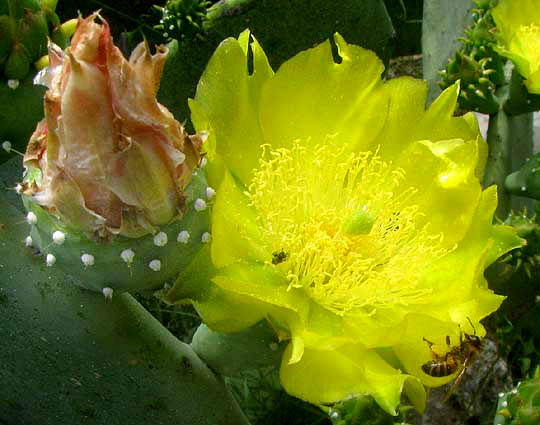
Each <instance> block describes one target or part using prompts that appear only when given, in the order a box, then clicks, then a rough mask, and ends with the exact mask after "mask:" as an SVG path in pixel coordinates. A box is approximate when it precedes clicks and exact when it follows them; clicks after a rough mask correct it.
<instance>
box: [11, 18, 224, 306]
mask: <svg viewBox="0 0 540 425" xmlns="http://www.w3.org/2000/svg"><path fill="white" fill-rule="evenodd" d="M73 40H74V41H73V43H72V44H71V46H70V47H68V49H67V51H66V53H64V52H62V51H61V50H60V49H58V48H56V47H54V46H51V48H50V52H49V62H50V66H49V68H48V69H47V71H46V73H45V75H44V76H43V80H44V83H45V84H47V85H48V87H49V90H48V91H47V93H46V96H45V98H46V101H45V119H44V120H42V121H41V122H40V123H39V124H38V125H37V127H36V130H35V131H34V133H33V135H32V137H31V138H30V141H29V143H28V147H27V150H26V154H25V155H24V160H23V161H24V166H25V168H26V173H25V176H24V179H23V181H22V182H21V183H20V184H19V185H18V186H17V188H16V189H17V192H19V193H20V194H21V195H22V197H23V202H24V206H25V207H26V209H27V216H26V221H27V223H28V225H30V229H29V232H28V236H26V241H25V243H26V244H27V246H29V247H34V248H37V249H38V250H39V252H40V253H41V254H42V256H43V261H44V263H45V265H46V266H47V267H60V268H62V269H63V270H65V271H66V272H67V273H69V274H71V275H73V276H75V277H76V278H77V279H76V280H77V282H79V283H80V285H82V286H84V287H85V288H88V289H92V290H95V291H101V292H103V294H104V295H105V296H107V297H110V296H112V293H113V291H115V290H122V291H125V290H136V289H152V288H155V287H157V286H159V285H160V284H163V283H164V282H165V281H166V280H167V279H169V278H172V277H174V276H175V275H176V274H177V273H178V272H179V271H180V270H181V269H182V268H183V267H184V266H186V265H187V264H188V263H189V262H190V260H191V258H192V256H193V255H194V254H195V253H196V252H197V251H198V250H199V249H200V247H201V246H202V245H203V244H204V243H206V242H208V241H209V240H210V233H209V223H208V211H207V207H208V204H209V203H210V202H211V201H212V198H213V196H214V192H213V189H211V188H209V187H207V185H206V182H205V179H204V176H203V172H200V169H199V167H200V166H202V165H203V164H204V158H202V157H201V155H200V149H201V145H202V143H203V141H204V139H205V136H204V135H193V136H189V135H188V134H187V133H186V132H185V131H184V129H183V127H182V126H181V124H180V123H179V122H177V121H176V120H175V119H174V117H173V116H172V114H171V113H170V112H169V111H168V110H167V109H166V108H165V107H163V106H162V105H160V104H158V103H157V100H156V99H155V91H156V90H157V87H159V79H160V76H161V75H160V74H161V69H162V67H163V64H164V61H165V60H166V55H167V52H166V49H165V48H158V51H157V53H156V54H154V55H152V54H151V53H150V49H149V46H148V45H147V44H145V43H141V44H140V45H139V46H138V47H137V48H136V49H135V51H134V52H133V54H132V55H131V58H130V60H129V62H128V61H126V59H125V58H124V57H123V56H122V53H121V52H120V51H119V49H118V48H117V47H116V46H115V45H114V44H113V40H112V37H111V35H110V30H109V26H108V24H107V22H106V21H105V20H104V19H103V18H101V17H100V16H99V14H98V13H95V14H93V15H91V16H90V17H88V18H86V19H80V20H79V23H78V25H77V32H76V33H75V36H74V38H73ZM98 51H99V52H105V53H104V54H103V55H102V56H104V57H105V60H104V61H101V62H99V61H100V60H101V59H99V57H101V56H99V55H98V54H97V52H98ZM96 58H98V59H96ZM103 69H106V70H107V72H106V73H103V72H102V71H103ZM103 93H108V96H104V95H103ZM81 105H84V108H81Z"/></svg>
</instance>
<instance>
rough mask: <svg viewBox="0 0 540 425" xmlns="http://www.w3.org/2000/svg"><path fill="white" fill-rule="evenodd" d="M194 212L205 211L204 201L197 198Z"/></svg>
mask: <svg viewBox="0 0 540 425" xmlns="http://www.w3.org/2000/svg"><path fill="white" fill-rule="evenodd" d="M194 207H195V211H204V210H205V209H206V202H205V201H204V199H201V198H198V199H196V200H195V205H194Z"/></svg>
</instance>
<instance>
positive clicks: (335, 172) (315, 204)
mask: <svg viewBox="0 0 540 425" xmlns="http://www.w3.org/2000/svg"><path fill="white" fill-rule="evenodd" d="M334 138H335V137H331V136H328V140H326V141H325V143H324V144H323V145H321V146H314V147H313V146H310V147H306V146H305V145H306V143H303V144H301V143H300V142H295V143H294V144H293V147H292V148H290V149H286V148H283V149H278V150H274V151H272V150H270V148H269V147H268V146H265V147H264V148H263V149H264V152H263V155H262V159H261V160H260V166H259V168H258V169H257V170H255V172H254V177H253V180H252V183H251V185H250V187H249V192H248V195H249V198H250V201H251V205H252V207H254V208H255V210H256V211H257V216H258V220H259V225H260V227H261V229H262V232H263V235H264V239H265V240H266V241H267V242H268V245H269V249H270V250H271V252H275V253H282V254H281V255H282V257H284V261H279V262H278V261H275V259H274V262H273V263H274V264H275V267H277V268H279V269H281V270H282V271H283V272H284V273H285V274H286V276H287V279H288V281H289V290H303V291H305V292H306V293H307V294H309V296H311V297H312V298H313V299H314V300H315V301H316V302H318V303H319V304H321V305H322V306H324V307H325V308H327V309H329V310H331V311H333V312H335V313H336V314H340V315H344V314H351V315H356V314H368V315H370V314H374V313H375V312H376V309H377V308H379V307H383V306H389V305H396V304H400V305H407V304H410V303H424V302H427V300H428V297H429V294H430V290H429V289H428V288H423V287H422V285H421V282H420V279H419V276H421V275H422V271H423V270H425V268H426V267H427V266H428V265H429V264H430V263H432V262H433V261H435V260H436V259H438V258H440V257H441V256H442V255H444V254H445V253H446V251H445V250H444V249H443V248H442V247H441V239H442V236H441V235H433V234H430V232H429V228H428V226H421V227H419V226H418V225H417V222H418V219H419V218H421V214H420V212H419V211H418V207H417V206H416V205H413V204H411V198H412V197H413V195H414V194H415V193H416V190H415V189H413V188H405V189H403V187H404V186H405V185H404V183H405V178H406V176H405V174H404V172H403V170H401V169H398V168H396V167H393V166H392V164H390V163H386V162H384V161H383V160H382V159H381V158H380V157H379V156H378V155H377V153H375V154H373V153H371V152H361V153H355V154H352V153H347V152H346V151H345V150H344V149H339V148H336V146H338V144H337V143H336V142H335V141H334ZM307 144H309V143H307ZM351 220H352V221H351ZM351 222H352V223H353V225H351ZM355 223H356V227H355V226H354V224H355ZM350 229H353V230H355V229H356V230H355V231H352V232H351V231H350ZM284 254H286V258H285V256H284ZM271 261H272V259H269V262H271Z"/></svg>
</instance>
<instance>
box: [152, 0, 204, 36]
mask: <svg viewBox="0 0 540 425" xmlns="http://www.w3.org/2000/svg"><path fill="white" fill-rule="evenodd" d="M211 4H212V3H211V2H210V1H206V0H169V1H168V2H167V3H166V4H165V6H163V7H162V6H158V5H153V6H152V8H153V9H154V10H155V11H157V12H158V13H159V14H160V19H159V24H158V25H155V26H154V29H156V30H157V31H159V32H160V33H161V35H162V36H163V39H164V40H165V41H170V40H182V39H184V38H188V39H191V38H193V37H195V36H197V37H199V38H200V37H202V36H203V32H204V31H203V21H204V19H205V17H206V12H207V8H208V7H209V6H210V5H211Z"/></svg>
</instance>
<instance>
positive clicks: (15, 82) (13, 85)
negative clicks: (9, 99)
mask: <svg viewBox="0 0 540 425" xmlns="http://www.w3.org/2000/svg"><path fill="white" fill-rule="evenodd" d="M7 86H8V87H9V88H10V89H11V90H15V89H16V88H17V87H19V80H8V81H7Z"/></svg>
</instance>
